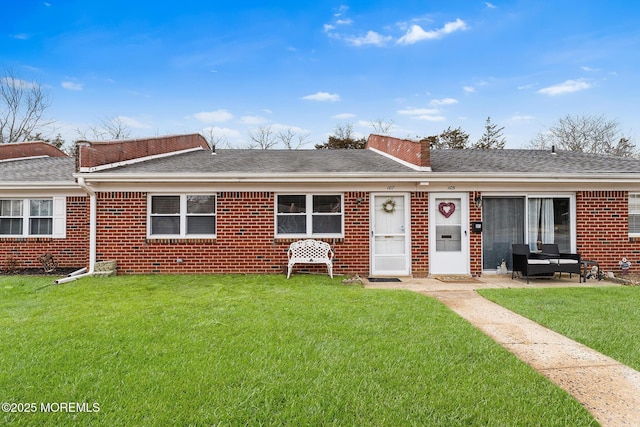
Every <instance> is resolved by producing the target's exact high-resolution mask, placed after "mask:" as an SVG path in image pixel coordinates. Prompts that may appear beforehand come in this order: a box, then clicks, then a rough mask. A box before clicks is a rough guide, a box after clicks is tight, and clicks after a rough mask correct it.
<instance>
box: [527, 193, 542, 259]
mask: <svg viewBox="0 0 640 427" xmlns="http://www.w3.org/2000/svg"><path fill="white" fill-rule="evenodd" d="M541 205H542V199H529V250H530V251H536V250H537V249H538V247H537V246H536V244H537V242H538V225H539V224H540V206H541Z"/></svg>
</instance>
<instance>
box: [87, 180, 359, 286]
mask: <svg viewBox="0 0 640 427" xmlns="http://www.w3.org/2000/svg"><path fill="white" fill-rule="evenodd" d="M274 199H275V194H274V193H272V192H222V193H219V194H218V200H217V203H218V212H217V238H216V239H149V240H147V238H146V223H147V194H146V193H142V192H124V193H123V192H114V193H98V242H97V259H98V261H101V260H112V259H115V260H117V262H118V269H119V272H120V273H125V274H137V273H283V272H285V271H286V270H285V268H286V265H287V249H288V247H289V244H290V243H291V242H292V241H293V240H298V239H275V238H274V216H273V215H274V214H273V209H274ZM344 207H345V219H346V221H345V222H346V224H345V238H344V239H323V240H325V241H327V242H328V243H330V244H331V245H332V246H333V247H334V248H335V258H334V273H335V274H345V275H348V274H354V273H358V274H361V275H366V274H367V273H368V271H369V196H368V193H365V192H348V193H345V194H344ZM178 259H181V260H182V262H177V260H178ZM299 270H314V271H320V272H326V268H323V267H322V266H313V265H312V266H304V265H303V266H300V267H296V271H299Z"/></svg>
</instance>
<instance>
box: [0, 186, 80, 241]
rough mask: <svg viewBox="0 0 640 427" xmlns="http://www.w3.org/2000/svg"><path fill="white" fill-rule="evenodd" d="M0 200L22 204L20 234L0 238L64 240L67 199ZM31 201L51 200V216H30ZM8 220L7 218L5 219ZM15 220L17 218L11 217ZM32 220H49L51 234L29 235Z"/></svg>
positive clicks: (16, 198) (27, 198)
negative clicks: (16, 201) (17, 201)
mask: <svg viewBox="0 0 640 427" xmlns="http://www.w3.org/2000/svg"><path fill="white" fill-rule="evenodd" d="M0 200H19V201H21V202H22V216H21V218H22V233H20V234H0V238H20V237H32V238H38V237H39V238H55V239H64V238H66V237H67V198H66V197H64V196H60V197H51V196H43V197H38V196H35V197H25V198H21V197H0ZM31 200H51V201H52V205H53V206H52V210H53V212H52V214H51V216H33V217H32V216H31ZM7 218H9V217H7ZM13 218H17V217H13ZM32 218H51V234H31V233H30V224H31V221H30V220H31V219H32Z"/></svg>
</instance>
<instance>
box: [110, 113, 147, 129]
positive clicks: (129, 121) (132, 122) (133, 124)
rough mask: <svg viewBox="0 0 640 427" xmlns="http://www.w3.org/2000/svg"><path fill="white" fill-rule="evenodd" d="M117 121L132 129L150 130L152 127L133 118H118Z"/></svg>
mask: <svg viewBox="0 0 640 427" xmlns="http://www.w3.org/2000/svg"><path fill="white" fill-rule="evenodd" d="M117 119H118V120H119V121H120V123H122V124H123V125H125V126H127V127H130V128H134V129H150V128H151V127H152V126H151V125H149V124H147V123H142V122H141V121H139V120H137V119H134V118H133V117H127V116H118V117H117Z"/></svg>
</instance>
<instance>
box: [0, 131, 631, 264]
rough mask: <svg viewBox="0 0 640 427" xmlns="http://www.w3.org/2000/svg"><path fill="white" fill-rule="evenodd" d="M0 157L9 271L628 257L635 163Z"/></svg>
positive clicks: (165, 144) (131, 153)
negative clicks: (514, 255) (40, 261)
mask: <svg viewBox="0 0 640 427" xmlns="http://www.w3.org/2000/svg"><path fill="white" fill-rule="evenodd" d="M29 144H35V143H29ZM5 145H9V146H12V148H11V150H9V149H5V147H3V146H1V145H0V178H1V183H0V208H1V210H0V262H4V263H6V262H7V260H9V259H13V260H15V261H17V262H19V263H20V264H21V265H22V266H23V267H29V266H33V267H37V256H38V255H40V254H41V253H43V252H50V253H52V254H53V255H54V256H55V257H57V258H58V260H59V263H60V265H61V266H69V267H82V266H88V267H89V268H90V269H91V268H92V267H93V265H94V264H95V262H96V261H100V260H111V259H114V260H117V262H118V268H119V272H120V273H121V274H137V273H282V272H283V271H284V267H285V265H286V250H287V248H288V246H289V244H290V243H291V242H292V241H296V240H299V239H304V238H316V239H321V240H324V241H327V242H329V243H330V244H331V245H332V246H333V247H334V249H335V258H334V272H335V273H336V274H340V273H342V274H354V273H358V274H360V275H383V276H388V275H393V276H407V275H413V276H426V275H430V274H431V275H438V274H466V275H474V276H477V275H481V274H483V273H491V272H495V270H496V266H497V265H498V264H500V262H501V260H502V259H504V260H505V261H506V262H507V263H508V265H509V266H510V263H511V243H522V242H525V243H529V245H530V246H531V247H532V249H535V246H536V243H537V242H538V241H541V242H544V243H550V242H554V243H557V244H558V245H559V246H560V249H561V250H563V251H567V252H576V251H577V252H580V253H581V254H582V255H583V258H588V259H595V260H598V261H599V262H600V265H601V266H602V267H603V268H605V269H609V270H616V269H617V268H618V262H619V261H620V260H621V259H622V258H623V257H625V258H627V259H628V260H630V261H632V263H633V265H632V271H633V269H634V268H638V266H637V264H638V262H639V260H640V255H638V254H639V253H640V241H638V239H640V160H634V159H626V158H615V157H609V156H596V155H589V154H583V153H573V152H555V151H542V150H488V151H478V150H430V149H429V147H428V145H427V144H426V143H425V142H414V141H410V140H403V139H397V138H391V137H385V136H379V135H371V136H370V137H369V140H368V144H367V149H365V150H242V149H225V150H215V151H212V150H211V149H210V148H209V146H208V145H207V143H206V141H205V140H204V139H203V138H202V137H201V136H200V135H197V134H193V135H179V136H168V137H158V138H150V139H140V140H129V141H111V142H80V143H78V145H77V155H76V157H75V159H74V158H69V157H66V156H65V157H53V155H52V154H37V153H36V152H35V151H36V150H35V146H31V145H28V144H22V145H23V147H22V149H23V151H22V154H21V155H19V156H18V155H15V154H14V155H12V156H11V158H9V157H8V155H7V154H4V155H5V156H6V157H3V152H4V153H8V152H9V151H11V152H12V153H15V152H16V150H17V149H18V148H20V147H18V146H17V145H14V144H5ZM27 145H28V146H29V147H30V148H29V149H27V148H25V146H27ZM31 147H33V148H31ZM18 151H19V150H18ZM474 225H475V227H473V226H474ZM480 226H481V229H480V228H479V227H480ZM38 227H40V228H38ZM296 268H299V269H313V268H314V267H309V266H300V267H296Z"/></svg>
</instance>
